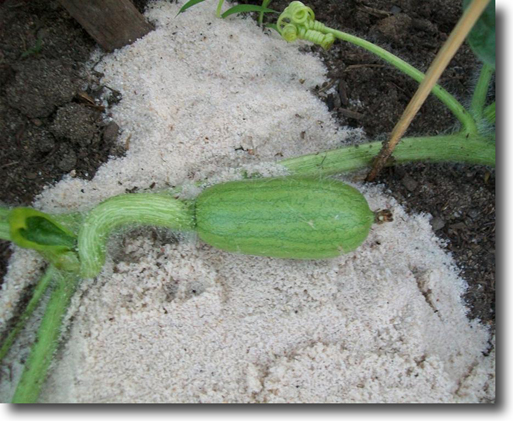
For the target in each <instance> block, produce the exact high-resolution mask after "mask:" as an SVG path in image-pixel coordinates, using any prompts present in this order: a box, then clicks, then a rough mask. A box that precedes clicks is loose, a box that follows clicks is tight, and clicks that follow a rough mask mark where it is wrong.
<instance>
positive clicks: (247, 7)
mask: <svg viewBox="0 0 513 421" xmlns="http://www.w3.org/2000/svg"><path fill="white" fill-rule="evenodd" d="M204 1H205V0H189V1H188V2H187V3H185V4H184V5H183V6H182V7H181V8H180V10H179V11H178V15H179V14H180V13H183V12H185V11H186V10H187V9H189V8H191V7H192V6H195V5H197V4H199V3H203V2H204ZM270 2H271V0H263V3H262V6H257V5H254V4H238V5H236V6H233V7H232V8H230V9H228V10H227V11H226V12H224V13H222V14H221V9H222V7H223V4H224V0H219V3H217V9H216V16H217V17H218V18H222V19H224V18H226V17H228V16H230V15H234V14H237V13H245V12H260V19H262V20H263V15H264V13H277V12H276V10H272V9H268V8H267V6H268V5H269V3H270Z"/></svg>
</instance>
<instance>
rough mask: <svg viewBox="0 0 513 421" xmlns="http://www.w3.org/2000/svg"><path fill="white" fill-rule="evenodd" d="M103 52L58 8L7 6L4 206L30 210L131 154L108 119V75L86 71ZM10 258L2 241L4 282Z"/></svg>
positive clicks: (1, 115) (1, 81)
mask: <svg viewBox="0 0 513 421" xmlns="http://www.w3.org/2000/svg"><path fill="white" fill-rule="evenodd" d="M95 48H96V44H95V42H94V41H93V40H92V39H91V38H90V37H89V36H88V35H87V33H85V31H84V30H83V29H82V27H81V26H80V25H78V23H76V22H75V20H73V19H72V18H71V17H70V16H69V15H68V13H67V12H66V11H65V10H64V9H63V8H62V7H61V6H60V5H59V4H58V2H57V1H55V0H51V1H48V0H6V1H4V0H0V127H1V133H2V140H1V144H0V203H5V204H8V205H29V204H30V203H31V202H32V201H33V199H34V197H35V196H36V195H37V194H39V193H40V192H41V191H42V190H43V188H44V187H45V186H47V185H50V184H52V183H55V182H57V181H59V180H60V179H61V178H62V176H63V175H65V174H70V175H71V176H77V177H82V178H87V179H90V178H92V177H93V176H94V174H95V173H96V170H97V169H98V167H99V166H100V165H101V164H102V163H104V162H105V161H107V159H108V157H109V155H120V154H122V153H123V152H124V151H121V150H119V147H117V146H116V145H115V140H116V136H117V125H116V124H115V123H114V122H108V121H105V119H104V118H103V116H102V111H103V107H102V106H101V105H100V103H99V101H98V97H99V96H100V94H101V93H102V92H103V89H104V88H103V87H102V86H100V85H99V84H98V79H99V76H100V75H98V74H90V73H88V72H85V71H84V69H85V67H84V65H85V63H86V62H87V61H88V60H89V57H90V55H91V53H92V52H93V51H94V49H95ZM112 98H113V100H114V99H115V96H112ZM9 255H10V250H9V247H8V246H7V244H6V243H5V242H1V241H0V279H3V274H4V272H5V262H6V260H7V258H8V256H9Z"/></svg>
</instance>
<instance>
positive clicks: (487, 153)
mask: <svg viewBox="0 0 513 421" xmlns="http://www.w3.org/2000/svg"><path fill="white" fill-rule="evenodd" d="M381 146H382V144H381V142H371V143H365V144H362V145H356V146H347V147H344V148H339V149H335V150H332V151H328V152H323V153H317V154H312V155H305V156H300V157H298V158H290V159H285V160H283V161H280V162H279V163H280V164H281V165H283V166H284V167H286V168H287V169H288V170H289V171H290V172H291V174H292V175H334V174H339V173H345V172H350V171H356V170H360V169H364V168H367V167H369V166H370V165H372V162H373V160H374V158H375V156H376V154H377V153H378V152H379V150H380V149H381ZM416 161H429V162H462V163H467V164H480V165H489V166H495V143H494V142H493V138H492V137H486V138H485V137H481V136H478V135H474V136H466V135H465V134H454V135H449V136H432V137H412V138H407V137H406V138H404V139H403V140H402V142H401V143H400V144H399V145H397V148H396V150H395V152H394V156H393V163H397V164H401V163H409V162H416Z"/></svg>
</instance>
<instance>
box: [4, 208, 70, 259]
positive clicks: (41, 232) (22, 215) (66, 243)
mask: <svg viewBox="0 0 513 421" xmlns="http://www.w3.org/2000/svg"><path fill="white" fill-rule="evenodd" d="M8 219H9V226H10V234H11V239H12V241H13V242H14V243H15V244H17V245H18V246H20V247H24V248H30V249H34V250H38V251H55V252H59V251H62V252H65V251H70V250H73V249H74V248H75V245H76V236H75V235H74V234H73V233H72V232H71V231H69V230H68V229H67V228H65V227H64V226H62V225H61V224H59V223H58V222H57V221H55V220H54V219H53V218H52V217H51V216H50V215H47V214H45V213H43V212H39V211H37V210H35V209H31V208H14V209H13V210H11V212H10V214H9V218H8Z"/></svg>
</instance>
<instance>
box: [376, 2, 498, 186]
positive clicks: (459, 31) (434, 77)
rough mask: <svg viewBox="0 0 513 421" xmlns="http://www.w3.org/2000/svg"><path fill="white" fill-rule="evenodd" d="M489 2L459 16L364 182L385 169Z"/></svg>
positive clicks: (471, 8)
mask: <svg viewBox="0 0 513 421" xmlns="http://www.w3.org/2000/svg"><path fill="white" fill-rule="evenodd" d="M489 2H490V0H474V1H473V2H472V3H471V5H470V7H469V8H468V9H467V10H466V11H465V12H464V13H463V16H462V17H461V18H460V20H459V21H458V23H457V24H456V26H455V27H454V29H453V30H452V32H451V35H449V38H447V41H446V42H445V44H444V45H443V46H442V48H441V49H440V51H439V52H438V54H437V55H436V57H435V59H434V60H433V62H432V63H431V66H430V67H429V69H428V71H427V73H426V77H425V78H424V80H423V81H422V83H421V84H420V86H419V88H418V89H417V92H415V95H414V96H413V98H412V99H411V101H410V103H409V104H408V106H407V107H406V109H405V110H404V113H403V115H402V116H401V118H400V119H399V121H398V122H397V124H396V125H395V127H394V130H392V133H391V134H390V140H389V141H388V142H387V143H386V144H384V145H383V148H382V149H381V151H380V152H379V154H378V155H377V157H376V159H375V161H374V165H373V166H372V169H371V171H370V172H369V174H368V175H367V181H373V180H374V179H375V178H376V176H377V175H378V174H379V172H380V171H381V170H382V169H383V167H384V166H385V165H386V162H387V161H388V159H389V158H390V156H391V155H392V153H393V151H394V149H395V147H396V145H397V144H398V143H399V141H400V140H401V138H402V137H403V135H404V133H405V132H406V130H407V129H408V127H409V126H410V124H411V122H412V120H413V118H414V117H415V115H416V114H417V112H418V111H419V109H420V107H421V106H422V104H423V103H424V101H425V100H426V98H427V97H428V95H429V93H430V92H431V90H432V89H433V87H434V86H435V84H436V82H437V81H438V79H439V78H440V76H441V75H442V73H443V71H444V70H445V68H446V67H447V65H448V64H449V62H450V61H451V59H452V58H453V57H454V55H455V54H456V51H458V49H459V48H460V46H461V44H462V43H463V41H464V40H465V38H466V36H467V35H468V33H469V32H470V30H471V29H472V27H473V26H474V24H475V23H476V21H477V20H478V19H479V16H481V14H482V13H483V11H484V9H485V8H486V6H487V5H488V3H489Z"/></svg>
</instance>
